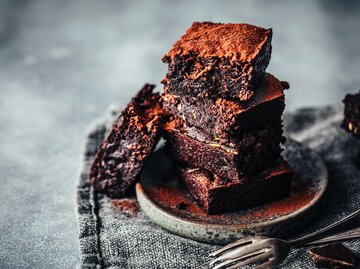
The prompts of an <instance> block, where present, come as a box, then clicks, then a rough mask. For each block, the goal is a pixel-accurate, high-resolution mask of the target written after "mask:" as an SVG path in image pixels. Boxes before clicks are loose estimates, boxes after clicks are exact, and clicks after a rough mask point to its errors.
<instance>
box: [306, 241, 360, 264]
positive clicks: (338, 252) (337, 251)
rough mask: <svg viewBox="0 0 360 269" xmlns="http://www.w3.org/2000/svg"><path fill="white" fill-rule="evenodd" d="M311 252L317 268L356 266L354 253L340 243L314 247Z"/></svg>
mask: <svg viewBox="0 0 360 269" xmlns="http://www.w3.org/2000/svg"><path fill="white" fill-rule="evenodd" d="M309 254H310V257H311V259H312V260H313V263H314V264H315V266H316V268H333V269H335V268H355V259H354V255H353V253H352V252H351V251H350V250H349V249H348V248H346V247H345V246H344V245H343V244H340V243H335V244H330V245H325V246H321V247H315V248H312V249H310V250H309Z"/></svg>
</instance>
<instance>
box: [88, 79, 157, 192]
mask: <svg viewBox="0 0 360 269" xmlns="http://www.w3.org/2000/svg"><path fill="white" fill-rule="evenodd" d="M154 87H155V86H154V85H149V84H146V85H145V86H144V87H143V88H142V89H141V90H140V92H139V93H138V94H137V95H136V96H135V97H134V98H133V99H132V101H131V102H130V103H129V104H128V106H127V107H126V108H125V110H123V111H122V113H121V115H120V116H119V117H118V118H117V120H116V121H115V123H114V124H113V126H112V128H111V131H110V133H109V135H108V137H107V138H106V139H105V140H104V142H103V143H102V145H101V146H100V148H99V150H98V152H97V154H96V156H95V159H94V162H93V164H92V166H91V171H90V180H91V183H92V184H93V185H94V187H95V189H96V190H98V191H99V192H102V193H105V194H106V195H107V196H109V197H111V198H120V197H122V196H123V195H124V194H125V193H126V191H127V190H128V189H129V187H130V185H131V184H132V183H133V182H134V181H135V179H136V177H137V176H138V174H139V173H140V170H141V168H142V167H143V165H144V162H145V161H146V159H147V158H148V156H149V155H150V153H151V152H152V151H153V149H154V148H155V146H156V144H157V142H158V140H159V138H160V135H161V123H162V119H163V113H162V112H163V109H162V105H161V102H160V95H159V93H153V92H152V91H153V89H154Z"/></svg>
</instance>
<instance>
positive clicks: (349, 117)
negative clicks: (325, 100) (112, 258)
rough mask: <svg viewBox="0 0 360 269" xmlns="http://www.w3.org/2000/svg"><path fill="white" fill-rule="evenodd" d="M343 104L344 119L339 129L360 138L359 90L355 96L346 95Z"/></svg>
mask: <svg viewBox="0 0 360 269" xmlns="http://www.w3.org/2000/svg"><path fill="white" fill-rule="evenodd" d="M343 102H344V104H345V109H344V116H345V118H344V121H343V123H342V125H341V127H342V128H344V129H345V130H346V131H348V132H349V133H352V134H353V135H354V136H355V137H357V138H360V90H359V92H358V93H356V94H347V95H346V96H345V99H344V101H343Z"/></svg>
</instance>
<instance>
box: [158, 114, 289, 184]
mask: <svg viewBox="0 0 360 269" xmlns="http://www.w3.org/2000/svg"><path fill="white" fill-rule="evenodd" d="M174 122H176V120H175V121H172V122H170V123H167V124H165V126H164V137H165V139H166V146H167V150H168V153H169V155H170V156H171V157H172V158H173V159H175V160H176V161H177V162H179V163H182V164H185V165H187V166H190V167H199V168H203V169H206V170H209V171H210V172H212V173H214V174H216V175H218V176H220V177H222V178H224V179H227V180H229V181H232V180H238V179H239V178H242V177H243V176H244V175H252V174H254V173H256V172H258V171H261V170H263V169H265V168H267V167H269V166H271V165H273V164H274V163H276V162H278V161H279V160H281V159H282V157H281V152H282V148H281V146H280V144H281V143H282V142H284V137H283V136H282V122H281V120H279V121H277V122H273V123H271V124H268V125H265V126H263V127H262V128H261V129H258V130H251V131H249V132H246V133H243V134H242V135H241V136H239V137H238V140H237V141H236V143H235V144H233V143H230V144H228V145H223V144H219V143H217V142H214V141H209V140H207V134H206V133H203V132H201V131H199V130H197V129H195V128H192V129H186V128H183V127H181V124H179V123H177V122H176V123H174Z"/></svg>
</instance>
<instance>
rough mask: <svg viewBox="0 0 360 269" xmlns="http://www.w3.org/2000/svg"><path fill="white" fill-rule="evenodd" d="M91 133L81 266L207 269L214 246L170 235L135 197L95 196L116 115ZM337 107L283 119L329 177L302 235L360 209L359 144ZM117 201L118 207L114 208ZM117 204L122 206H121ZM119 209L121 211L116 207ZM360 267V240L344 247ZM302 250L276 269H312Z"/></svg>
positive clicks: (82, 202) (82, 199) (81, 213)
mask: <svg viewBox="0 0 360 269" xmlns="http://www.w3.org/2000/svg"><path fill="white" fill-rule="evenodd" d="M110 114H111V116H108V117H107V118H106V119H105V120H103V121H101V122H99V123H98V124H96V126H95V127H94V126H93V127H92V128H91V130H90V131H89V135H88V137H87V143H86V149H85V154H84V161H83V166H82V172H81V175H80V183H79V187H78V200H77V211H78V222H79V230H80V235H79V239H80V264H79V267H80V268H207V263H208V262H209V259H208V258H207V255H208V253H209V252H211V251H212V250H214V249H216V248H217V246H212V245H207V244H203V243H198V242H195V241H192V240H189V239H184V238H181V237H179V236H176V235H173V234H170V233H169V232H167V231H165V230H163V229H161V228H160V227H158V226H157V225H155V224H154V223H152V222H151V221H150V220H149V219H148V218H147V217H146V216H145V215H144V214H143V213H142V212H141V211H140V210H138V209H137V206H138V205H137V203H136V200H135V198H134V194H130V195H129V197H127V198H126V199H121V200H115V201H111V200H110V199H108V198H107V197H104V196H103V195H100V194H96V193H94V190H93V188H92V187H91V186H90V184H89V181H88V170H89V166H90V164H91V162H92V159H93V157H94V154H95V152H96V150H97V148H98V147H99V145H100V143H101V141H102V139H103V138H104V135H105V132H106V130H107V129H108V127H109V126H110V124H111V122H112V120H113V118H114V117H115V116H116V112H112V113H110ZM341 119H342V107H341V106H329V107H323V108H318V109H315V108H314V109H312V108H310V109H302V110H298V111H296V112H294V113H290V114H287V115H285V119H284V122H285V129H286V131H287V135H288V136H291V137H292V138H293V139H295V140H297V141H300V142H302V143H304V144H305V145H306V146H308V147H310V148H312V149H313V150H315V151H317V152H318V153H319V154H320V156H321V157H322V158H323V160H324V161H325V163H326V165H327V167H328V170H329V174H330V185H329V186H330V188H329V197H330V199H329V201H328V206H327V208H326V210H324V212H323V214H321V215H319V217H318V219H317V220H315V222H314V223H313V224H311V225H309V226H308V227H304V229H303V230H302V232H301V233H299V234H297V235H295V236H300V235H302V234H305V233H309V232H311V231H314V230H316V229H319V228H320V227H322V226H324V225H326V224H329V223H331V222H333V221H335V220H337V219H339V218H341V217H343V216H345V215H346V214H348V213H350V212H352V211H354V210H356V209H358V208H360V170H359V168H358V160H357V157H356V149H357V147H358V146H359V144H360V143H359V142H358V141H357V140H356V139H354V138H353V137H352V136H351V135H349V134H347V133H345V132H344V131H343V130H342V129H340V127H339V125H340V122H341ZM114 203H117V204H118V206H117V207H116V206H114ZM119 205H120V206H119ZM119 208H120V209H119ZM345 244H346V245H347V246H348V247H349V248H351V249H352V250H354V252H355V253H356V256H357V262H358V263H359V254H360V241H359V240H353V241H351V242H346V243H345ZM311 267H312V265H311V260H310V258H309V256H308V255H307V254H306V250H305V249H300V250H295V251H293V252H292V253H291V255H290V257H289V258H288V259H287V260H286V261H285V262H284V264H283V265H282V266H280V267H279V268H311Z"/></svg>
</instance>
